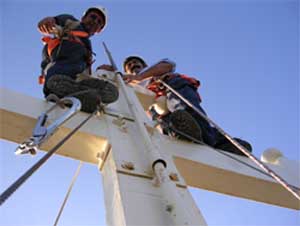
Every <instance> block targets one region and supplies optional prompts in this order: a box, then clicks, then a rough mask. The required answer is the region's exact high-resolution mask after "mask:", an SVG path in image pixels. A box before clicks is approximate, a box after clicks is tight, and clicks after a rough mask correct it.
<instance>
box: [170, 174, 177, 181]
mask: <svg viewBox="0 0 300 226" xmlns="http://www.w3.org/2000/svg"><path fill="white" fill-rule="evenodd" d="M169 178H170V179H171V180H172V181H179V178H178V175H177V173H170V175H169Z"/></svg>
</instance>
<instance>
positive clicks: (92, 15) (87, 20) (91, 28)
mask: <svg viewBox="0 0 300 226" xmlns="http://www.w3.org/2000/svg"><path fill="white" fill-rule="evenodd" d="M81 22H82V23H83V24H84V27H85V28H86V30H87V31H88V33H89V34H90V35H94V34H95V33H98V32H100V31H101V29H102V28H103V27H104V25H105V20H104V17H103V15H101V14H99V12H97V11H95V10H91V11H90V12H88V14H86V16H85V17H83V18H82V19H81Z"/></svg>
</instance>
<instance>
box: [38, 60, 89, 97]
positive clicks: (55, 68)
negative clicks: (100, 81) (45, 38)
mask: <svg viewBox="0 0 300 226" xmlns="http://www.w3.org/2000/svg"><path fill="white" fill-rule="evenodd" d="M85 68H86V63H85V62H82V63H76V64H75V63H69V62H66V61H57V62H55V63H54V64H53V65H52V66H50V67H49V68H48V70H47V73H46V82H45V85H44V88H43V92H44V94H45V97H46V96H48V95H49V90H48V89H47V87H46V84H47V81H48V79H49V78H50V77H51V76H53V75H66V76H69V77H70V78H72V79H74V80H75V79H76V75H77V74H79V73H81V72H83V71H84V70H85Z"/></svg>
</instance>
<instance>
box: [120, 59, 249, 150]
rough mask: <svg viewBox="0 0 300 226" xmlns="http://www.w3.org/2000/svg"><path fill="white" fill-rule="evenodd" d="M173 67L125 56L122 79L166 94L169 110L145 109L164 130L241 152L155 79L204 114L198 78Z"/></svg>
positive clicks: (247, 144)
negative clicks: (166, 85)
mask: <svg viewBox="0 0 300 226" xmlns="http://www.w3.org/2000/svg"><path fill="white" fill-rule="evenodd" d="M175 68H176V64H175V63H174V62H173V61H171V60H169V59H162V60H161V61H159V62H157V63H156V64H154V65H152V66H149V67H148V65H147V63H146V62H145V60H144V59H143V58H141V57H139V56H129V57H127V58H126V59H125V60H124V63H123V69H124V72H125V75H124V77H123V79H124V80H125V81H126V82H128V83H138V84H140V85H142V86H144V87H145V88H147V89H149V90H151V91H153V92H154V93H155V94H156V98H159V97H160V96H166V101H167V108H168V110H169V111H170V113H168V114H166V115H159V114H158V112H157V111H155V109H153V108H152V109H149V111H150V113H151V114H152V118H153V119H159V120H158V121H160V122H163V123H162V124H161V126H162V129H163V132H164V133H165V134H169V135H171V136H176V137H179V138H184V139H188V140H192V141H195V140H198V141H200V142H204V143H206V144H208V145H209V146H212V147H215V148H218V149H222V150H225V151H229V152H232V153H235V154H240V155H243V153H242V152H240V151H239V150H238V149H237V148H236V147H235V146H234V145H232V144H231V143H230V142H228V141H227V139H226V138H225V137H224V136H223V135H222V134H220V133H219V132H218V131H217V130H216V129H215V128H214V127H212V126H211V125H210V124H209V123H208V122H207V121H206V120H205V119H203V118H202V117H201V116H200V115H199V114H198V113H197V112H195V110H193V109H192V108H191V107H189V106H187V105H186V104H185V103H184V102H183V101H182V100H181V99H180V98H179V97H178V96H176V95H175V94H174V93H172V92H171V91H170V90H168V89H166V87H164V86H163V85H162V84H161V83H160V82H159V81H157V79H156V78H160V79H161V80H163V81H164V82H165V83H167V84H168V85H169V86H171V87H172V88H173V89H174V90H176V91H177V92H178V93H179V94H180V95H182V96H183V97H184V98H185V99H187V100H188V101H189V102H190V103H191V104H193V105H194V106H195V107H196V108H198V109H199V110H200V111H201V112H202V113H203V114H204V115H206V112H205V111H204V109H203V108H202V107H201V106H200V104H201V102H202V100H201V97H200V95H199V93H198V88H199V87H200V81H199V80H197V79H195V78H193V77H190V76H187V75H183V74H180V73H176V72H175ZM170 125H171V127H170ZM191 138H192V139H191ZM235 139H236V140H237V141H238V142H239V143H240V144H242V145H244V146H245V147H246V148H247V149H248V150H249V151H252V147H251V145H250V144H249V143H248V142H246V141H243V140H241V139H239V138H235Z"/></svg>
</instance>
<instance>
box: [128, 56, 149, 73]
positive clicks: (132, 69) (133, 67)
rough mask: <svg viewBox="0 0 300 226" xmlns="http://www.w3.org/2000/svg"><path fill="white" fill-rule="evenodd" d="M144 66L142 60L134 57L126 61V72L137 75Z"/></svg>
mask: <svg viewBox="0 0 300 226" xmlns="http://www.w3.org/2000/svg"><path fill="white" fill-rule="evenodd" d="M144 68H145V66H144V64H143V63H142V62H141V61H140V60H138V59H135V58H133V59H131V60H130V61H128V62H127V63H126V65H125V72H126V73H127V74H133V75H137V74H138V73H139V72H140V71H141V70H143V69H144Z"/></svg>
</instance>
